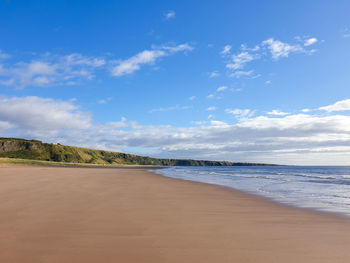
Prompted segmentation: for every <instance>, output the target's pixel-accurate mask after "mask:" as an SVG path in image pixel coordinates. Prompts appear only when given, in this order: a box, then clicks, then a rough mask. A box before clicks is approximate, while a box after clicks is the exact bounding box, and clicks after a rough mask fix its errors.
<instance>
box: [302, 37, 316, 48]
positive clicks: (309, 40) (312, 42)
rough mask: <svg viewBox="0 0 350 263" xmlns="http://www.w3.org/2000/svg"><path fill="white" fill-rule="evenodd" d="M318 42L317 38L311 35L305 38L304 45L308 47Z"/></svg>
mask: <svg viewBox="0 0 350 263" xmlns="http://www.w3.org/2000/svg"><path fill="white" fill-rule="evenodd" d="M317 42H318V40H317V38H315V37H312V38H308V39H306V40H305V43H304V46H306V47H308V46H311V45H313V44H316V43H317Z"/></svg>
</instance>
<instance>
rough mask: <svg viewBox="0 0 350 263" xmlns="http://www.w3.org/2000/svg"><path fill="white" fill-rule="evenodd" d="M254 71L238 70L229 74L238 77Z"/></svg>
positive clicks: (251, 73)
mask: <svg viewBox="0 0 350 263" xmlns="http://www.w3.org/2000/svg"><path fill="white" fill-rule="evenodd" d="M253 73H254V70H249V71H244V70H238V71H235V72H233V73H231V74H230V77H233V78H237V79H239V78H240V77H248V76H252V75H253Z"/></svg>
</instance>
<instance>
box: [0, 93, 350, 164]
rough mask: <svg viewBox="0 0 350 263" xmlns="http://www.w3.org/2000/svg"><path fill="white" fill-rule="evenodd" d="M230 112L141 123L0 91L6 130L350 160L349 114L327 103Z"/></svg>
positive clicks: (244, 154) (88, 143) (185, 154)
mask: <svg viewBox="0 0 350 263" xmlns="http://www.w3.org/2000/svg"><path fill="white" fill-rule="evenodd" d="M333 105H339V103H338V104H337V103H335V104H333ZM326 107H327V106H326ZM320 108H323V107H320ZM327 109H329V108H327ZM342 109H343V110H344V108H342ZM347 110H349V109H348V108H347ZM227 112H228V113H229V114H233V115H237V116H238V117H239V118H238V119H236V121H234V122H232V123H229V122H227V121H221V120H215V119H212V120H211V121H210V122H201V123H198V124H199V125H197V126H189V127H174V126H171V125H140V124H138V123H137V122H133V121H128V120H126V119H125V118H122V119H121V120H120V121H116V122H110V123H95V122H94V120H93V118H92V117H91V114H89V113H88V112H85V111H82V110H81V108H80V107H79V106H78V105H77V103H76V102H75V101H74V100H70V101H60V100H54V99H49V98H39V97H1V99H0V132H1V135H2V136H11V137H24V138H34V139H40V140H44V141H48V142H60V143H63V144H70V145H77V146H84V147H92V148H98V149H109V150H117V151H122V150H123V151H128V148H130V147H142V148H144V149H150V153H149V154H150V155H152V156H157V157H166V158H167V157H171V158H196V159H212V160H214V159H217V160H231V161H250V162H272V163H285V164H348V160H349V158H350V156H349V155H350V116H348V115H345V114H330V112H327V111H325V115H322V114H317V115H316V114H309V113H307V114H306V113H302V114H300V113H298V114H290V115H282V114H276V113H280V112H276V111H275V112H274V114H273V115H274V116H272V117H270V116H268V115H261V114H260V115H259V114H254V115H253V114H252V111H251V110H249V109H232V110H230V109H229V110H227ZM272 112H273V111H272ZM151 149H152V150H151ZM154 149H156V150H154ZM306 160H307V162H308V163H305V162H306Z"/></svg>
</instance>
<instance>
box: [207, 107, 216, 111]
mask: <svg viewBox="0 0 350 263" xmlns="http://www.w3.org/2000/svg"><path fill="white" fill-rule="evenodd" d="M215 110H216V107H214V106H211V107H208V108H207V111H215Z"/></svg>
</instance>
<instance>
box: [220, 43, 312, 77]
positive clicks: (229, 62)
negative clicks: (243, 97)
mask: <svg viewBox="0 0 350 263" xmlns="http://www.w3.org/2000/svg"><path fill="white" fill-rule="evenodd" d="M317 42H318V40H317V38H315V37H311V38H310V37H309V38H306V37H304V38H301V37H298V38H296V43H286V42H282V41H280V40H277V39H274V38H268V39H266V40H264V41H262V42H261V43H259V44H257V45H255V46H254V47H253V48H249V47H247V46H246V45H245V44H242V45H241V47H240V50H241V51H240V52H238V53H236V54H231V48H230V49H228V48H226V47H227V46H229V45H227V46H225V47H224V49H223V51H221V54H222V55H223V54H224V55H225V56H224V59H225V64H226V68H227V69H228V70H230V73H229V76H231V77H235V78H241V77H244V76H245V77H249V78H257V77H259V76H260V74H253V73H254V70H253V69H250V70H247V69H245V68H246V67H247V64H251V63H252V62H254V61H256V60H260V59H262V58H268V57H271V58H272V60H273V61H277V60H279V59H281V58H287V57H289V55H290V54H292V53H305V54H313V53H314V52H315V51H316V49H308V48H309V47H310V46H312V45H314V44H316V43H317ZM229 47H231V46H229Z"/></svg>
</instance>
